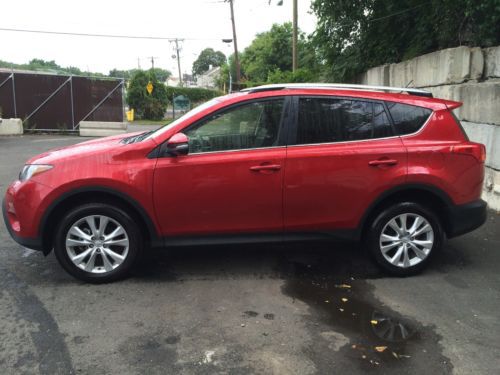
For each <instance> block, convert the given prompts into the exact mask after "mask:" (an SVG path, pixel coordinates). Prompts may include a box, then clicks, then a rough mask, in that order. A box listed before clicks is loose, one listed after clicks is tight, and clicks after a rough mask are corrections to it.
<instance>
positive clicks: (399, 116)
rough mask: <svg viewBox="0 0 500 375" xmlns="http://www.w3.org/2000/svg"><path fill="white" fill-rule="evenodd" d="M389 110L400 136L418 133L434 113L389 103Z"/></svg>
mask: <svg viewBox="0 0 500 375" xmlns="http://www.w3.org/2000/svg"><path fill="white" fill-rule="evenodd" d="M387 108H389V112H390V113H391V116H392V120H393V121H394V126H395V128H396V132H398V134H399V135H405V134H411V133H415V132H417V131H418V130H420V128H421V127H422V126H423V125H424V124H425V122H426V121H427V119H428V118H429V116H430V115H431V113H432V111H431V110H430V109H428V108H423V107H417V106H414V105H409V104H401V103H394V102H387Z"/></svg>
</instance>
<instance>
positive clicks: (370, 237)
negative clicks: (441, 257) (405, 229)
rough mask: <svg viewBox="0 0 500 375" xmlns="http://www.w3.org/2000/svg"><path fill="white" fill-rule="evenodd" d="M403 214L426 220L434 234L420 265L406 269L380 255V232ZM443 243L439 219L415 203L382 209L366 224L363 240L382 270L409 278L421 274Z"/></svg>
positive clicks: (429, 210)
mask: <svg viewBox="0 0 500 375" xmlns="http://www.w3.org/2000/svg"><path fill="white" fill-rule="evenodd" d="M405 213H408V214H416V215H419V216H421V217H423V218H424V219H426V220H427V222H428V223H429V225H430V226H431V227H432V231H433V234H434V239H433V240H434V243H433V245H432V247H431V248H430V252H429V253H428V255H427V257H426V258H424V259H423V260H421V261H420V263H418V264H415V265H412V266H407V267H403V266H398V265H394V264H392V263H391V262H390V261H389V260H387V259H386V258H385V257H384V255H383V253H382V250H381V243H380V237H381V235H382V231H383V229H384V228H385V226H386V225H387V224H388V223H389V221H391V219H393V218H395V217H397V216H398V215H401V214H405ZM443 242H444V231H443V226H442V224H441V221H440V219H439V217H438V216H437V215H436V214H435V213H434V212H433V211H432V210H431V209H429V208H427V207H425V206H423V205H422V204H420V203H415V202H401V203H396V204H394V205H391V206H389V207H386V208H385V209H383V210H382V211H381V212H380V213H378V215H376V216H375V218H374V219H373V220H372V221H371V222H370V223H368V228H367V231H366V237H365V239H364V245H365V247H366V249H367V250H368V252H369V254H370V255H371V257H372V258H373V259H374V260H375V262H376V263H377V264H378V265H379V266H380V267H381V268H382V269H383V270H385V271H386V272H388V273H389V274H391V275H395V276H411V275H415V274H418V273H419V272H421V271H422V270H423V269H424V268H425V267H426V266H427V265H428V264H429V262H430V261H431V260H432V258H433V257H434V256H435V254H436V253H437V252H438V251H439V250H440V249H441V247H442V245H443ZM411 251H413V250H411ZM413 255H415V256H416V253H414V252H413Z"/></svg>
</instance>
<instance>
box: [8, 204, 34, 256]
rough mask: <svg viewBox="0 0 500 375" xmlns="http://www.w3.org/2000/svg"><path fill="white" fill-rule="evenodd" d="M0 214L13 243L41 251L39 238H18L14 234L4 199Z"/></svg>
mask: <svg viewBox="0 0 500 375" xmlns="http://www.w3.org/2000/svg"><path fill="white" fill-rule="evenodd" d="M2 214H3V220H4V222H5V226H6V228H7V230H8V231H9V234H10V236H11V237H12V238H13V239H14V241H16V242H17V243H18V244H19V245H21V246H24V247H27V248H28V249H33V250H39V251H43V246H42V240H41V238H25V237H21V236H18V235H17V234H16V232H15V231H14V229H13V228H12V225H11V223H10V220H9V216H8V212H7V202H6V200H5V199H3V200H2Z"/></svg>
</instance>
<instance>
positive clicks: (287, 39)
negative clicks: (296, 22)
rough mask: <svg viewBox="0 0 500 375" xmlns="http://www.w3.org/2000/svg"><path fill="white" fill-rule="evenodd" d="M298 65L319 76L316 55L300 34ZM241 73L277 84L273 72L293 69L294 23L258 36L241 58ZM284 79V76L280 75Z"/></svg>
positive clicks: (276, 26)
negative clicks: (274, 81) (273, 78)
mask: <svg viewBox="0 0 500 375" xmlns="http://www.w3.org/2000/svg"><path fill="white" fill-rule="evenodd" d="M297 48H298V65H299V67H301V68H303V69H307V70H309V72H310V73H311V74H310V76H309V78H312V77H315V74H314V73H315V72H316V71H317V69H318V64H317V59H316V54H315V51H314V48H313V46H312V44H311V43H310V41H308V40H307V39H306V38H305V36H304V34H303V33H299V40H298V47H297ZM241 70H242V72H243V75H244V76H245V78H246V79H247V80H249V81H257V82H266V81H267V82H273V80H272V77H276V75H275V74H271V75H270V73H272V72H276V71H277V70H279V71H280V72H289V71H291V70H292V24H291V23H290V22H287V23H284V24H283V25H278V24H274V25H273V26H272V28H271V30H269V31H267V32H264V33H260V34H257V36H256V38H255V39H254V40H253V41H252V44H250V46H248V47H247V48H246V49H245V50H244V51H243V53H242V55H241ZM280 78H281V76H280Z"/></svg>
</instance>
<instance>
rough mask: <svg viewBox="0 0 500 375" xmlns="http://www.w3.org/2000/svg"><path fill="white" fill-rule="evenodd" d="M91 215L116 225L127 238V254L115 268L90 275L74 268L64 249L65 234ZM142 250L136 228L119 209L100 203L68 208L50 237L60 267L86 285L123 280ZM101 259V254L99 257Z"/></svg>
mask: <svg viewBox="0 0 500 375" xmlns="http://www.w3.org/2000/svg"><path fill="white" fill-rule="evenodd" d="M91 215H103V216H107V217H109V218H111V219H112V220H114V221H116V222H117V223H119V224H120V225H121V226H122V228H123V229H124V230H125V233H126V235H127V236H128V241H129V242H128V253H127V255H126V257H125V259H124V260H123V261H122V263H121V264H120V265H119V266H117V268H115V269H113V270H111V271H108V272H104V273H92V272H88V271H85V270H83V269H81V268H79V267H78V266H76V265H75V264H74V263H73V262H72V261H71V259H70V257H69V255H68V252H67V249H66V235H67V234H68V231H69V230H70V228H71V227H72V225H74V224H75V223H76V222H78V220H80V219H83V218H85V217H87V216H91ZM142 249H143V239H142V236H141V232H140V230H139V227H138V226H137V225H136V224H135V223H134V221H133V219H132V218H131V216H130V215H129V214H128V213H127V212H126V211H124V210H123V209H121V208H119V207H116V206H112V205H108V204H104V203H88V204H84V205H82V206H79V207H76V208H73V209H71V210H70V211H69V212H68V213H67V214H66V215H65V216H64V217H63V218H62V219H61V220H60V221H59V224H58V226H57V228H56V232H55V238H54V253H55V255H56V258H57V260H58V261H59V263H60V264H61V266H62V267H63V268H64V269H65V270H66V271H67V272H68V273H69V274H70V275H72V276H73V277H75V278H77V279H80V280H83V281H86V282H89V283H96V284H98V283H108V282H112V281H116V280H119V279H122V278H124V277H125V276H127V274H128V273H129V271H130V269H131V268H132V266H133V265H134V263H135V262H136V260H137V259H138V257H139V255H140V253H141V252H142ZM101 256H102V255H101Z"/></svg>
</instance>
